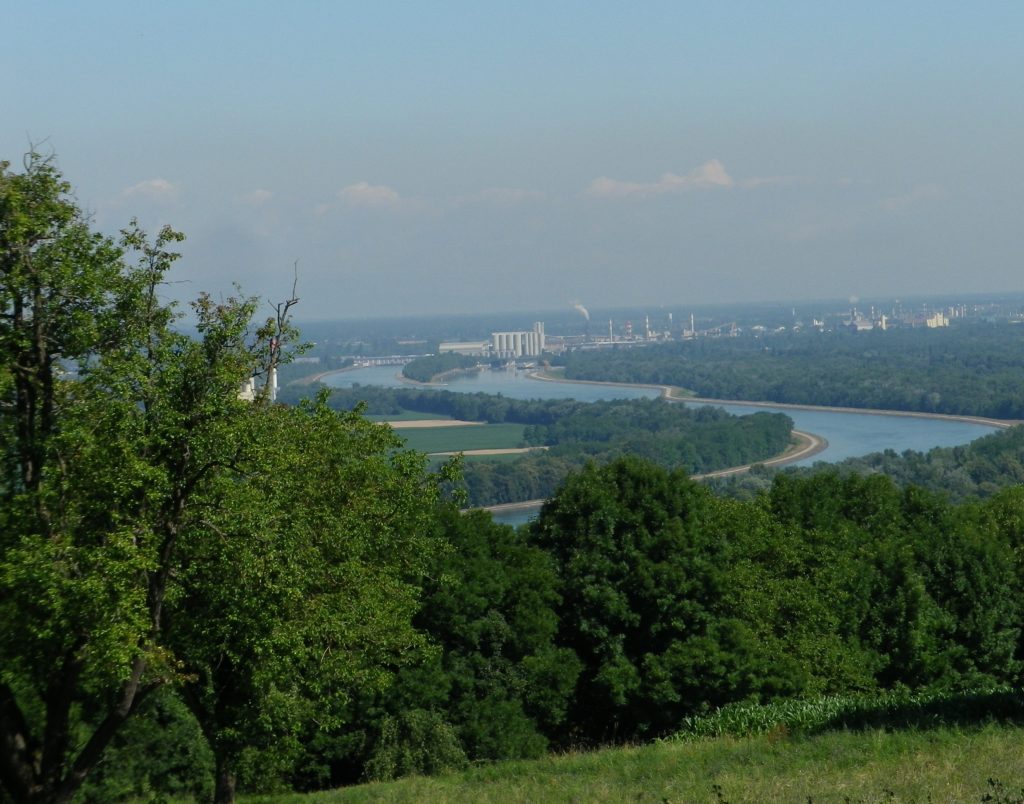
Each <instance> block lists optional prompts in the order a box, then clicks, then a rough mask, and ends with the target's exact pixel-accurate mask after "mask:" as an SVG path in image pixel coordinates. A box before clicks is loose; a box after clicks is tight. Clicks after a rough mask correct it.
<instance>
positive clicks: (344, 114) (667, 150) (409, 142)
mask: <svg viewBox="0 0 1024 804" xmlns="http://www.w3.org/2000/svg"><path fill="white" fill-rule="evenodd" d="M4 29H5V37H4V39H5V44H4V47H3V48H2V49H0V74H2V75H4V76H5V79H6V80H5V89H4V101H3V113H2V114H0V158H2V159H8V160H10V161H11V162H13V163H14V164H15V165H16V166H17V165H18V164H19V163H20V159H21V156H22V154H23V153H24V151H25V150H26V149H27V147H28V145H29V143H30V142H37V143H41V146H42V148H43V149H52V150H54V151H56V153H57V154H58V157H59V161H60V164H61V166H62V167H63V169H64V171H65V173H66V175H67V177H68V179H69V180H70V181H71V182H72V183H73V184H74V186H75V187H76V192H77V195H78V197H79V199H80V201H81V202H82V203H83V205H85V206H87V207H88V208H89V209H90V210H91V211H92V212H93V215H94V219H95V222H96V225H97V226H98V227H100V228H101V229H103V230H104V231H107V232H110V233H115V232H116V231H117V230H118V229H119V228H120V227H121V226H123V225H125V224H126V223H127V221H128V220H129V218H131V217H132V216H138V217H139V218H140V219H141V220H142V222H143V223H144V224H145V225H147V226H150V227H152V228H156V227H157V226H158V225H160V224H162V223H170V224H172V225H174V226H175V227H177V228H179V229H182V230H184V231H185V232H186V234H187V235H188V237H189V239H188V241H187V242H186V243H185V244H184V249H183V251H184V253H185V259H184V260H183V261H182V264H181V268H180V270H179V272H178V276H177V278H178V279H179V280H182V282H181V284H176V285H173V286H171V287H170V288H169V289H168V292H169V293H172V294H174V295H176V296H179V297H181V298H188V297H191V296H194V295H195V294H196V293H198V292H199V291H201V290H212V291H214V292H216V293H227V292H231V286H232V283H233V282H239V283H240V284H241V285H242V287H243V289H244V290H245V291H247V292H250V293H255V294H259V295H263V296H267V297H269V298H281V297H283V296H284V295H286V294H287V293H288V292H289V291H290V289H291V278H292V265H293V263H294V262H295V261H296V260H297V261H298V264H299V295H300V297H301V298H302V302H301V306H302V311H303V314H304V316H306V317H310V318H334V317H353V316H360V317H365V316H377V315H403V314H437V313H458V312H466V313H476V312H486V311H497V310H524V311H525V310H537V309H563V308H564V309H566V310H571V309H572V307H573V305H574V304H580V305H582V306H585V307H588V308H591V309H597V308H601V307H612V306H620V307H621V306H631V305H638V306H639V305H657V304H665V305H684V306H685V305H688V304H705V303H719V302H733V301H735V302H750V301H757V300H767V299H795V300H799V299H809V298H847V297H850V296H860V297H877V296H898V295H908V294H912V293H959V292H979V291H985V292H1016V291H1020V290H1024V271H1022V265H1021V262H1022V255H1024V225H1022V221H1024V159H1022V158H1021V156H1020V149H1021V143H1024V102H1022V100H1024V47H1022V46H1021V42H1022V41H1024V3H1010V2H1006V3H985V4H967V3H950V2H941V1H936V2H927V3H925V2H905V3H880V2H867V3H820V2H799V3H798V2H777V3H762V2H728V1H725V2H721V3H700V4H698V3H678V2H645V3H639V4H622V3H611V2H603V1H602V0H597V1H596V2H593V1H591V2H564V3H540V2H516V3H506V2H485V3H443V2H442V3H395V2H387V0H383V1H382V2H375V3H298V4H283V3H269V2H244V3H243V2H237V1H236V2H223V3H198V2H189V1H186V0H181V1H180V2H175V3H160V4H157V3H131V4H129V3H127V2H119V1H114V0H110V1H108V2H103V3H82V4H71V3H48V4H34V3H21V4H11V6H10V7H9V8H7V9H5V12H4Z"/></svg>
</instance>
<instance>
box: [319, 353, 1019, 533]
mask: <svg viewBox="0 0 1024 804" xmlns="http://www.w3.org/2000/svg"><path fill="white" fill-rule="evenodd" d="M350 370H351V368H346V369H341V370H339V371H338V372H333V371H332V372H323V373H322V374H321V375H319V376H318V381H319V380H320V379H322V377H323V376H326V375H328V374H334V373H340V372H341V371H350ZM446 373H447V374H451V373H465V372H464V370H463V369H455V370H453V372H446ZM560 375H561V372H560V371H557V370H556V371H554V372H552V371H543V370H537V371H530V372H529V373H528V374H527V377H528V378H529V379H532V380H537V381H538V382H569V383H575V384H579V385H597V386H611V387H619V388H651V389H655V390H658V391H659V392H660V393H661V397H662V398H663V399H666V400H668V401H671V402H693V403H697V404H707V405H736V406H741V407H751V408H778V409H780V410H809V411H823V412H829V413H845V414H858V413H860V414H865V415H880V416H899V417H908V418H916V419H934V420H940V421H956V422H964V423H969V424H981V425H987V426H990V427H997V428H1000V429H1008V428H1010V427H1013V426H1015V425H1017V424H1020V421H1018V420H1008V419H995V418H990V417H985V416H969V415H957V414H946V413H928V412H922V411H901V410H886V409H879V408H850V407H841V406H823V405H806V404H798V403H785V402H767V401H755V400H738V399H711V398H708V397H698V396H693V395H692V392H690V391H687V390H686V389H684V388H679V387H678V386H672V385H663V384H657V383H627V382H613V381H601V380H576V379H573V380H569V379H565V378H564V377H562V376H560ZM395 377H396V379H398V380H399V381H400V382H402V383H403V384H406V385H415V386H420V387H425V388H426V387H437V386H438V385H439V384H438V383H435V382H431V383H424V382H419V381H416V380H411V379H409V378H408V377H405V376H404V375H402V374H401V372H396V375H395ZM403 426H405V425H403ZM417 426H420V427H427V426H431V425H430V424H429V423H427V422H424V423H423V424H418V425H417ZM793 436H794V439H795V442H794V444H792V445H790V447H788V448H787V449H786V450H785V451H784V452H782V453H781V454H779V455H777V456H775V457H773V458H769V459H767V460H765V461H757V462H753V463H746V464H742V465H739V466H734V467H728V468H726V469H720V470H716V471H714V472H709V473H705V474H698V475H693V476H692V477H693V478H694V479H695V480H705V479H708V480H710V479H716V478H724V477H731V476H736V475H741V474H745V473H747V472H749V471H750V470H751V469H752V468H754V467H755V466H765V467H782V466H786V465H789V464H792V463H795V462H797V461H800V460H804V459H806V458H810V457H813V456H814V455H817V454H819V453H821V452H823V451H824V450H825V449H827V448H828V441H827V440H826V439H824V438H822V437H821V436H819V435H817V434H814V433H809V432H803V431H799V430H793ZM543 502H544V498H537V499H529V500H520V501H516V502H509V503H500V504H496V505H489V506H482V509H483V510H486V511H490V512H492V513H510V512H514V511H528V510H531V509H534V508H539V507H540V506H541V505H542V504H543Z"/></svg>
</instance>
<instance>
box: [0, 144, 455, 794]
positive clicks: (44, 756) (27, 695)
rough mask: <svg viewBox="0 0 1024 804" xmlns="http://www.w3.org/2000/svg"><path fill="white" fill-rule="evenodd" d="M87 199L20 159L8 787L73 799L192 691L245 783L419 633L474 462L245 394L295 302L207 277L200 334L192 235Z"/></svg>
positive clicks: (199, 716) (7, 310)
mask: <svg viewBox="0 0 1024 804" xmlns="http://www.w3.org/2000/svg"><path fill="white" fill-rule="evenodd" d="M68 193H69V188H68V186H67V184H66V183H64V182H63V180H62V179H61V178H60V176H59V173H58V172H57V171H56V169H55V168H54V167H53V165H52V164H51V163H50V162H48V161H47V160H44V159H40V158H38V157H35V156H31V157H29V159H28V162H27V168H26V172H25V173H24V174H20V175H17V174H10V173H8V172H7V166H6V165H4V166H3V168H2V172H0V343H2V345H3V346H4V347H5V349H4V350H3V351H0V355H2V357H0V391H2V393H3V397H2V399H0V429H2V432H3V435H4V445H5V450H4V453H3V464H2V475H0V585H2V588H3V590H4V593H3V594H2V595H0V782H2V783H3V785H4V787H5V788H6V790H7V791H8V793H9V794H10V796H11V797H12V798H13V799H15V800H18V801H22V800H25V801H28V800H31V801H67V800H69V799H70V798H71V797H72V796H73V795H74V793H75V791H76V790H77V789H78V788H79V787H80V786H81V784H82V783H83V782H84V780H85V779H86V778H87V776H88V774H89V773H90V772H91V771H92V770H93V769H94V768H95V767H96V766H97V764H98V763H99V762H100V760H101V758H102V756H103V754H104V751H105V750H106V749H107V748H108V746H110V744H111V741H112V739H113V738H114V737H115V735H117V734H118V733H119V732H120V731H121V730H122V729H123V728H125V727H126V723H128V722H129V718H130V717H131V716H132V715H133V714H134V713H135V712H136V711H137V710H138V709H139V708H140V707H141V706H142V705H143V704H144V703H145V702H146V701H147V700H148V699H150V698H151V696H153V695H155V694H157V693H158V692H159V691H160V690H161V689H162V688H166V687H177V688H178V689H180V690H181V694H182V696H183V700H184V702H185V703H186V704H187V705H188V706H189V708H190V709H191V711H192V712H193V714H194V715H195V717H196V720H197V721H198V723H199V726H200V728H201V729H202V731H203V733H204V735H205V736H206V738H207V740H208V742H209V744H210V747H211V749H212V750H213V753H214V756H215V759H216V766H217V768H216V775H217V784H216V798H217V800H230V799H231V798H232V797H233V795H234V777H235V771H236V769H237V767H238V763H239V761H240V760H241V758H242V756H243V753H245V752H249V753H250V754H251V753H252V751H253V749H260V750H262V751H263V760H264V761H263V763H262V764H263V767H272V766H274V765H278V766H283V765H284V764H286V763H285V761H284V759H282V757H285V758H286V757H287V756H289V755H291V754H293V753H294V747H295V736H296V734H297V733H298V731H299V729H300V727H301V725H302V724H305V723H309V722H311V721H312V720H314V719H315V718H317V716H321V717H320V718H319V719H321V722H322V723H323V725H324V726H325V727H328V726H331V725H335V723H333V722H332V721H331V714H332V713H331V712H330V709H329V706H328V705H327V703H326V702H329V701H335V700H341V701H344V700H346V699H347V698H348V697H351V696H353V695H355V694H372V693H373V692H376V691H378V690H380V689H381V688H382V687H383V686H384V685H385V684H386V682H387V680H388V678H389V677H390V674H391V672H392V670H393V668H394V667H397V666H400V665H402V664H403V663H405V662H407V661H408V660H409V659H411V658H412V657H414V656H415V655H417V654H418V653H419V652H420V651H421V649H422V648H423V646H424V644H425V642H424V639H423V637H422V635H420V634H419V633H417V632H416V631H415V630H414V629H413V627H412V624H411V618H412V615H413V613H414V612H415V610H416V604H417V595H418V586H417V582H418V581H419V577H420V575H421V573H422V572H423V570H424V568H425V566H426V564H427V562H429V561H430V559H431V555H432V553H433V551H434V549H435V541H434V539H433V538H432V536H431V535H430V533H431V530H430V528H429V527H428V525H429V521H430V516H431V512H432V510H433V506H434V504H435V502H436V501H437V499H438V494H439V491H438V483H439V482H441V481H442V480H446V479H450V477H449V475H450V472H448V471H447V470H446V471H444V472H442V473H441V474H439V475H434V476H428V475H427V474H426V472H425V459H424V458H423V456H420V455H417V454H413V453H407V452H401V451H396V449H397V447H399V446H400V443H399V442H398V441H397V439H395V437H394V436H393V434H392V433H391V432H390V430H389V429H388V428H385V427H380V426H378V425H373V424H370V423H369V422H367V421H365V420H364V419H363V418H362V417H361V416H359V415H358V414H355V413H338V412H335V411H332V410H330V409H328V408H327V407H326V406H325V405H324V404H323V403H322V401H321V402H320V403H310V404H308V405H305V406H303V407H300V408H284V407H280V406H274V405H271V404H269V400H268V399H267V396H266V390H265V389H266V385H265V384H264V386H263V391H261V392H260V393H258V394H257V398H256V399H255V400H254V401H252V402H246V401H243V400H241V399H239V393H238V392H239V388H240V386H241V385H242V382H243V381H244V380H246V379H248V378H250V377H253V376H255V377H257V378H258V377H266V376H267V374H268V372H269V371H270V369H271V368H273V367H274V366H276V364H277V363H278V362H279V361H281V360H283V359H286V357H287V355H286V353H284V352H282V349H283V348H286V347H288V346H289V345H290V344H292V343H294V337H295V334H294V332H293V331H292V330H291V328H290V326H289V324H288V316H287V311H288V309H289V307H290V305H291V304H292V303H293V301H294V300H292V301H289V302H285V303H282V305H279V306H278V307H277V315H276V317H275V318H271V319H268V320H267V321H265V322H262V323H260V322H255V323H254V322H253V320H252V319H253V315H254V312H255V308H256V300H255V299H248V298H243V297H239V298H228V299H225V300H223V301H220V302H214V300H213V299H211V298H210V297H209V296H200V298H199V299H198V300H197V301H196V302H195V304H194V305H193V308H194V314H195V317H196V328H197V331H198V337H197V338H195V339H193V338H190V337H188V336H186V335H185V334H183V333H181V332H179V331H177V330H175V329H174V328H173V327H172V324H173V322H174V320H175V312H174V310H173V309H172V308H171V307H168V306H166V305H163V304H162V303H161V302H160V300H159V287H160V284H161V283H162V282H163V281H164V277H165V275H166V273H167V271H168V270H169V269H170V267H171V265H172V264H173V262H174V261H175V260H176V258H177V254H175V253H174V252H173V251H172V250H171V249H172V248H173V247H174V246H175V244H176V243H178V242H179V241H180V240H181V239H182V236H181V235H180V234H178V233H176V232H174V231H173V230H171V229H169V228H168V229H164V230H162V231H161V232H160V233H159V234H158V235H157V237H156V238H155V239H154V240H150V239H149V238H148V237H147V236H146V234H145V233H144V232H142V231H141V230H140V229H139V228H138V227H137V226H135V225H134V224H133V225H132V226H131V227H130V228H129V229H128V230H126V231H125V232H124V233H123V236H122V241H121V244H120V246H116V245H114V244H113V243H111V242H110V241H109V240H107V239H105V238H102V237H99V236H97V235H93V234H92V233H90V232H89V229H88V226H87V222H86V221H85V219H84V217H83V216H82V214H81V213H80V212H79V211H78V209H77V207H76V206H75V205H74V203H73V201H72V200H71V199H70V198H69V195H68ZM71 371H74V374H71V373H70V372H71ZM310 479H315V482H312V483H311V482H310ZM321 707H324V709H325V712H324V713H322V714H321V712H320V708H321ZM140 739H141V738H140ZM140 773H141V771H140ZM111 779H113V777H111ZM115 783H119V782H115V781H110V784H115ZM131 784H136V785H137V784H142V782H136V781H132V782H131ZM168 784H169V782H168ZM111 789H112V788H111Z"/></svg>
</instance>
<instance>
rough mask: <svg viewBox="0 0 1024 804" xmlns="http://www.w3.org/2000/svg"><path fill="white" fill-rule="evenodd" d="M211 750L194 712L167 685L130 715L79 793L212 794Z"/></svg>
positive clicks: (86, 797) (103, 796)
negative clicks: (132, 715) (193, 714)
mask: <svg viewBox="0 0 1024 804" xmlns="http://www.w3.org/2000/svg"><path fill="white" fill-rule="evenodd" d="M213 767H214V761H213V754H212V753H211V752H210V749H209V747H208V746H207V744H206V741H205V739H204V738H203V734H202V731H201V730H200V729H199V726H198V724H197V723H196V721H195V718H194V717H193V716H192V713H191V712H189V711H188V708H187V707H186V706H185V705H184V704H183V703H182V702H181V700H180V699H179V698H178V697H177V696H176V695H175V694H174V693H172V692H171V691H170V690H167V689H164V690H160V691H159V692H157V693H155V694H154V695H153V697H151V698H150V699H149V700H148V701H147V702H146V703H145V705H143V706H142V707H141V708H140V710H139V711H138V712H137V713H136V715H135V717H133V718H132V719H131V720H129V721H128V722H127V723H126V724H125V727H124V728H123V729H122V730H121V731H120V732H119V733H118V735H117V736H116V737H115V738H114V740H113V742H112V743H111V745H110V747H109V748H108V749H107V751H106V753H105V754H104V760H103V762H102V763H100V765H99V766H98V767H97V768H96V771H95V772H94V773H93V774H92V775H91V776H90V777H89V779H88V781H87V782H86V783H85V785H84V786H83V788H82V790H81V792H80V793H79V799H80V800H82V801H86V802H97V803H98V804H100V803H102V802H107V801H126V800H146V799H149V798H162V797H169V798H183V799H193V800H196V801H207V800H210V799H211V798H212V797H213Z"/></svg>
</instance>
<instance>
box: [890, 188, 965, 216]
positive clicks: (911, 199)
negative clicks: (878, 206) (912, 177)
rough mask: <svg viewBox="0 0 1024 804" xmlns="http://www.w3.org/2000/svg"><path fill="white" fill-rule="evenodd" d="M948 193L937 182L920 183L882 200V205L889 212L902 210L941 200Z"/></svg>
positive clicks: (946, 196) (947, 195)
mask: <svg viewBox="0 0 1024 804" xmlns="http://www.w3.org/2000/svg"><path fill="white" fill-rule="evenodd" d="M948 197H949V193H947V192H946V190H945V189H944V188H942V187H940V186H939V185H938V184H920V185H918V186H917V187H915V188H914V189H913V190H911V191H910V192H909V193H904V194H903V195H894V196H892V197H890V198H886V199H883V200H882V206H883V207H884V208H885V209H887V210H889V212H902V211H903V210H905V209H907V208H908V207H913V206H917V205H918V204H924V203H927V202H929V201H941V200H942V199H943V198H948Z"/></svg>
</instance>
